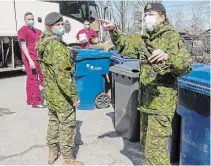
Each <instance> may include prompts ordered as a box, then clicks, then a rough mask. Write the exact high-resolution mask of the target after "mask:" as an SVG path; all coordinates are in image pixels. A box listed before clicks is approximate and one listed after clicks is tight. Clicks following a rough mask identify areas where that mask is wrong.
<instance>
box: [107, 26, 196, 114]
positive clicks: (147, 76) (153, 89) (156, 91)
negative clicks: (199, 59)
mask: <svg viewBox="0 0 211 166" xmlns="http://www.w3.org/2000/svg"><path fill="white" fill-rule="evenodd" d="M110 35H111V39H112V42H113V44H114V45H115V47H116V49H117V50H118V51H119V53H120V54H122V55H126V56H130V57H133V58H138V59H140V68H141V71H140V82H141V86H140V106H141V110H142V111H147V112H162V113H164V114H169V113H171V114H172V113H173V112H174V109H175V106H176V101H177V90H176V80H177V77H179V76H182V75H184V74H187V73H189V72H190V71H191V69H192V61H191V56H190V53H189V52H188V51H187V49H186V46H185V44H184V42H183V40H182V38H181V37H180V35H179V34H178V33H177V32H175V31H174V30H173V28H172V27H171V26H170V25H162V26H158V27H157V28H156V29H155V31H154V33H153V34H151V35H149V34H147V35H146V36H147V39H142V38H141V37H140V38H139V40H137V38H136V39H135V40H134V41H133V40H132V38H131V39H130V40H128V39H125V36H123V35H121V32H120V31H118V30H116V31H111V32H110ZM149 43H150V44H151V45H152V46H151V47H153V50H155V49H161V50H162V51H164V52H166V53H167V54H168V55H169V60H168V61H167V62H165V63H164V64H163V63H161V64H150V63H146V62H147V57H149V56H150V55H151V53H152V51H153V50H150V49H148V44H149ZM150 51H151V52H150ZM149 54H150V55H149Z"/></svg>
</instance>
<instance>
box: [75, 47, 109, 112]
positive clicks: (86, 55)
mask: <svg viewBox="0 0 211 166" xmlns="http://www.w3.org/2000/svg"><path fill="white" fill-rule="evenodd" d="M77 51H78V52H79V54H78V55H77V56H76V59H75V67H76V70H75V73H74V78H75V82H76V89H77V92H78V94H79V99H80V106H79V107H78V110H93V109H94V108H95V103H96V99H98V98H99V96H100V95H101V94H102V95H105V94H104V92H105V79H104V76H105V74H108V72H109V64H110V57H111V53H110V52H104V51H101V50H99V49H96V50H95V49H79V50H77ZM102 95H101V98H100V99H101V100H106V101H104V102H107V101H108V100H109V99H105V97H108V96H102ZM108 102H109V103H110V101H108ZM104 104H105V103H104ZM106 104H107V103H106ZM102 107H103V106H102Z"/></svg>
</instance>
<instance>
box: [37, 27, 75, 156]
mask: <svg viewBox="0 0 211 166" xmlns="http://www.w3.org/2000/svg"><path fill="white" fill-rule="evenodd" d="M37 50H38V56H39V60H40V63H41V68H42V72H43V75H44V90H45V98H46V103H47V105H48V108H49V117H50V119H49V125H48V132H47V144H48V146H49V148H50V149H51V150H57V149H56V148H57V146H58V145H59V146H60V150H61V153H62V155H63V157H64V158H72V148H73V146H74V141H75V129H76V112H75V107H74V106H73V103H75V102H76V101H78V100H79V99H78V95H77V92H76V86H75V82H74V79H73V72H74V66H73V56H72V54H71V52H70V50H69V49H68V48H67V47H66V44H65V43H63V42H62V39H61V38H59V37H57V36H56V35H53V34H52V33H51V32H49V31H45V32H44V33H43V35H42V36H41V38H40V40H39V41H38V44H37Z"/></svg>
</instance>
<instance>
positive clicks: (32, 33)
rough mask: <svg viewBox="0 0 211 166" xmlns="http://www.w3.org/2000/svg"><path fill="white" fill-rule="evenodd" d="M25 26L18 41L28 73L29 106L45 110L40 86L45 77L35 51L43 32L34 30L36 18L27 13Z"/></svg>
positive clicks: (19, 33)
mask: <svg viewBox="0 0 211 166" xmlns="http://www.w3.org/2000/svg"><path fill="white" fill-rule="evenodd" d="M24 20H25V25H24V26H23V27H22V28H20V29H19V31H18V41H19V45H20V48H21V52H22V60H23V63H24V67H25V70H26V73H27V80H26V94H27V101H26V102H27V104H28V105H32V107H34V108H45V107H46V106H45V105H43V102H42V101H41V97H40V88H39V85H43V75H42V72H41V68H40V64H39V62H38V57H37V51H36V49H35V46H36V43H37V40H38V39H39V37H40V35H41V33H42V31H40V30H39V29H36V28H34V16H33V14H32V13H30V12H27V13H26V14H25V15H24Z"/></svg>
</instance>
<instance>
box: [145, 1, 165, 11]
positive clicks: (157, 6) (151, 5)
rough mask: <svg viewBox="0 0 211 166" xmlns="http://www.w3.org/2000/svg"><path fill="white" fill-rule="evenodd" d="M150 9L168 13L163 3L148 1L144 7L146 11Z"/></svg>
mask: <svg viewBox="0 0 211 166" xmlns="http://www.w3.org/2000/svg"><path fill="white" fill-rule="evenodd" d="M149 11H159V12H164V13H166V9H165V7H164V6H163V5H162V4H161V3H148V4H147V5H146V6H145V8H144V12H149Z"/></svg>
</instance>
